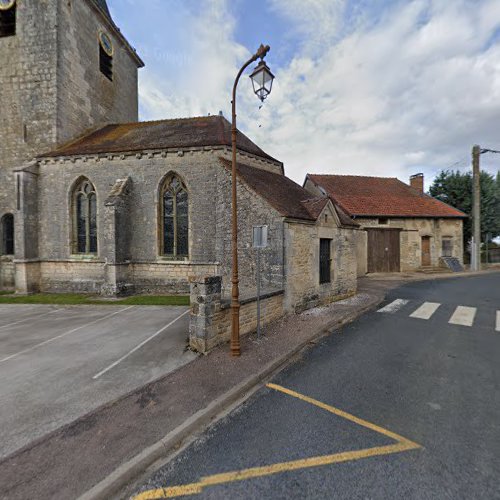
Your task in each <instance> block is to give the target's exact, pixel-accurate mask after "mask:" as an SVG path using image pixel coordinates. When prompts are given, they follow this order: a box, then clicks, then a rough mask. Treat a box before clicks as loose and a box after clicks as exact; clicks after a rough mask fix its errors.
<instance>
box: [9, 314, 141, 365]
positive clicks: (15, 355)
mask: <svg viewBox="0 0 500 500" xmlns="http://www.w3.org/2000/svg"><path fill="white" fill-rule="evenodd" d="M132 307H135V306H129V307H125V308H124V309H120V310H119V311H115V312H114V313H111V314H107V315H106V316H103V317H102V318H98V319H96V320H94V321H91V322H90V323H86V324H85V325H82V326H78V327H76V328H73V329H72V330H69V331H67V332H64V333H61V335H57V336H56V337H52V338H50V339H47V340H44V341H43V342H40V343H39V344H35V345H33V346H31V347H28V348H27V349H23V350H22V351H19V352H16V353H15V354H11V355H10V356H7V357H6V358H3V359H0V363H4V362H5V361H9V360H10V359H14V358H17V357H18V356H21V355H22V354H25V353H27V352H30V351H34V350H35V349H38V348H39V347H43V346H44V345H47V344H50V343H51V342H54V341H55V340H58V339H60V338H62V337H66V336H67V335H70V334H71V333H75V332H77V331H78V330H81V329H83V328H87V327H88V326H91V325H95V324H96V323H99V321H104V320H105V319H109V318H111V317H113V316H116V315H117V314H121V313H122V312H125V311H128V310H129V309H132Z"/></svg>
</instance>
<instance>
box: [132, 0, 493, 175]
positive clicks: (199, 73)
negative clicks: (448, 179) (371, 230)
mask: <svg viewBox="0 0 500 500" xmlns="http://www.w3.org/2000/svg"><path fill="white" fill-rule="evenodd" d="M227 1H228V0H226V1H225V0H214V1H213V2H204V3H203V6H204V7H203V9H201V10H200V11H199V12H196V13H194V14H193V15H192V16H191V18H190V20H189V25H188V26H186V27H185V30H186V38H185V40H184V42H185V43H184V45H183V49H182V54H183V58H182V59H181V63H182V64H181V63H178V64H177V67H176V66H175V64H174V65H173V67H171V68H170V70H169V71H168V74H167V73H165V72H162V71H160V70H159V69H157V70H155V69H154V68H153V69H151V70H148V71H147V72H145V73H144V75H143V77H142V79H141V103H142V109H143V111H144V113H143V114H144V117H145V118H147V119H152V118H164V117H172V116H186V115H199V114H207V113H208V112H211V113H216V112H217V111H218V110H219V109H222V110H224V112H225V114H226V116H229V112H230V108H229V106H230V103H229V100H230V91H231V85H232V81H233V79H234V76H235V73H236V71H237V70H238V68H239V66H240V65H241V63H242V62H243V61H244V60H245V59H246V57H248V56H249V55H250V53H249V52H248V50H247V49H245V48H244V47H242V46H241V45H239V44H238V43H236V42H235V41H234V34H235V30H236V29H237V26H236V23H235V19H234V18H232V17H231V16H230V14H229V9H228V3H227ZM268 1H269V2H270V5H271V7H272V9H273V10H274V12H276V13H278V14H279V15H281V16H282V17H283V18H285V19H286V20H287V22H288V23H290V28H291V31H290V32H291V33H292V34H293V33H295V34H297V33H298V35H297V36H300V38H301V40H302V41H303V42H302V45H299V47H300V48H299V50H298V52H297V53H296V56H295V57H294V58H293V60H291V61H289V62H288V63H287V64H285V65H284V66H282V67H279V68H273V67H272V68H271V69H273V70H274V72H275V74H276V77H277V78H276V81H275V85H274V88H273V92H272V94H271V96H270V97H269V99H268V101H266V103H265V105H264V106H263V108H262V109H260V110H259V102H258V101H257V100H256V98H255V96H253V95H252V93H251V90H250V84H249V82H248V80H247V81H246V82H245V81H244V80H242V83H241V84H240V90H239V97H238V98H239V126H240V128H241V129H242V130H244V131H245V132H247V133H248V135H249V136H250V137H251V138H252V139H254V140H255V141H256V142H257V143H258V144H259V145H260V146H261V147H263V149H265V150H266V151H267V152H269V153H270V154H272V155H274V156H275V157H277V158H279V159H281V160H283V161H284V162H285V167H286V171H287V173H288V175H290V176H291V177H292V178H293V179H294V180H296V181H298V182H299V183H300V182H302V180H303V178H304V175H305V174H306V173H307V172H323V173H328V172H337V173H344V174H347V173H355V174H367V175H385V176H398V177H400V178H401V179H403V180H404V179H407V177H408V175H409V174H412V173H415V172H416V171H424V172H425V173H426V174H427V175H432V174H434V173H435V172H436V171H437V170H438V169H440V168H443V167H447V166H449V165H451V164H452V163H454V162H456V161H457V160H459V159H461V158H467V157H468V156H469V155H470V148H471V146H472V144H474V143H480V144H481V145H483V144H484V145H485V146H488V147H492V148H495V149H500V137H499V136H498V133H497V130H498V123H499V122H500V99H499V97H500V37H497V39H496V40H495V34H497V35H498V30H499V29H500V2H498V0H478V1H475V2H471V1H469V0H453V1H452V2H450V1H449V0H414V1H409V2H408V1H395V2H393V4H392V5H389V6H387V5H386V7H385V10H384V11H382V12H378V13H377V14H378V15H377V16H376V17H370V16H368V15H365V16H362V15H359V16H358V15H357V17H356V18H355V19H352V18H350V19H349V18H347V14H346V12H347V11H348V9H347V7H351V10H350V12H358V11H359V10H360V9H358V11H357V10H356V9H355V8H353V5H352V4H353V3H356V2H353V1H350V2H349V1H347V0H334V1H332V0H308V1H307V2H305V0H301V1H300V2H299V0H268ZM382 3H385V2H382ZM242 22H243V21H242ZM283 40H284V42H283V43H293V42H292V41H291V39H290V38H287V37H286V36H285V35H284V38H283ZM270 60H272V55H271V57H270ZM170 62H172V61H170ZM174 62H175V61H174ZM171 66H172V65H171ZM485 156H486V155H485ZM484 159H485V160H486V158H484ZM495 160H496V158H495ZM461 165H462V164H461ZM463 165H465V163H464V162H463Z"/></svg>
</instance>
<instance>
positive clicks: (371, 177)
mask: <svg viewBox="0 0 500 500" xmlns="http://www.w3.org/2000/svg"><path fill="white" fill-rule="evenodd" d="M307 175H308V176H315V177H364V178H367V179H396V180H397V181H399V182H402V183H403V184H405V183H404V182H403V181H401V180H399V179H398V178H397V177H381V176H379V175H357V174H307ZM406 185H408V184H406Z"/></svg>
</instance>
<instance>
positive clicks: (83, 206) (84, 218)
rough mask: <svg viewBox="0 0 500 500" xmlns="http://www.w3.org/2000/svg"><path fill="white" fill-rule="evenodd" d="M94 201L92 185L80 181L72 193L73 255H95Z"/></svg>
mask: <svg viewBox="0 0 500 500" xmlns="http://www.w3.org/2000/svg"><path fill="white" fill-rule="evenodd" d="M96 201H97V198H96V192H95V188H94V186H93V185H92V183H91V182H90V181H89V180H87V179H83V180H82V181H80V182H79V183H78V184H77V185H76V187H75V189H74V191H73V253H87V254H91V253H97V203H96Z"/></svg>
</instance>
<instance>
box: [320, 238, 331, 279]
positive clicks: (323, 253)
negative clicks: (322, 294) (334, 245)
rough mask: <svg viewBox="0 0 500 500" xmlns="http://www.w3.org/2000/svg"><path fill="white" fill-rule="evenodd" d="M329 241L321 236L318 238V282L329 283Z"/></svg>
mask: <svg viewBox="0 0 500 500" xmlns="http://www.w3.org/2000/svg"><path fill="white" fill-rule="evenodd" d="M331 241H332V240H329V239H324V238H321V239H320V240H319V282H320V284H321V283H330V281H331V280H332V278H331V271H330V263H331V261H332V259H331V258H330V246H331Z"/></svg>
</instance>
